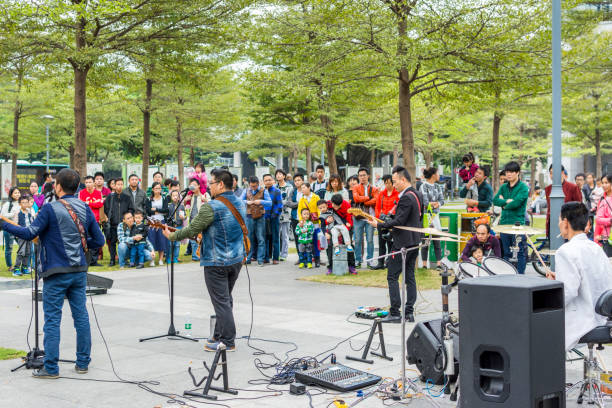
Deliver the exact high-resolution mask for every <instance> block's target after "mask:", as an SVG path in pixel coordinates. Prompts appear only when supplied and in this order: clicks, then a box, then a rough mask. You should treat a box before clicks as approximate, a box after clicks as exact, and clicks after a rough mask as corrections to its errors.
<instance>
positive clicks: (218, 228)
mask: <svg viewBox="0 0 612 408" xmlns="http://www.w3.org/2000/svg"><path fill="white" fill-rule="evenodd" d="M222 195H223V197H225V198H227V199H228V200H229V202H230V203H232V204H233V205H234V207H236V209H237V210H238V212H239V213H240V214H241V215H242V218H243V219H244V220H245V222H246V208H245V206H244V203H243V202H242V200H240V199H239V198H237V197H236V196H235V195H234V193H233V192H231V191H226V192H225V193H223V194H222ZM209 204H210V205H211V207H212V208H213V211H214V219H213V222H212V224H210V226H209V227H208V228H207V229H206V230H205V231H204V233H203V234H202V250H201V252H202V253H201V256H200V265H202V266H229V265H234V264H237V263H240V262H242V260H243V258H244V243H243V240H242V228H240V224H239V223H238V220H236V218H235V217H234V214H232V212H231V211H230V210H229V208H227V206H226V205H225V204H223V203H222V202H220V201H218V200H211V201H210V202H209Z"/></svg>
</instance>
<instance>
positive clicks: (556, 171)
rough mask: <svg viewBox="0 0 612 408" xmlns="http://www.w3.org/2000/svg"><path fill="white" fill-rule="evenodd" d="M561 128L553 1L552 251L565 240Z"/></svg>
mask: <svg viewBox="0 0 612 408" xmlns="http://www.w3.org/2000/svg"><path fill="white" fill-rule="evenodd" d="M561 126H562V125H561V0H552V166H553V167H552V173H553V184H552V190H551V192H550V249H557V248H559V247H560V246H561V245H562V244H563V238H561V237H559V225H558V223H557V220H558V219H559V215H560V214H561V205H563V199H564V194H563V187H562V185H561V153H562V152H561ZM553 261H554V258H553ZM553 266H554V264H553Z"/></svg>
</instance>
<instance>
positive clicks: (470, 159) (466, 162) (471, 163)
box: [459, 152, 479, 212]
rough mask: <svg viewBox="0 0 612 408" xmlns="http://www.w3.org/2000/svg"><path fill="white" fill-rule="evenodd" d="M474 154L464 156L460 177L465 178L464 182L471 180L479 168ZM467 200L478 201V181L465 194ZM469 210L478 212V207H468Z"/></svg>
mask: <svg viewBox="0 0 612 408" xmlns="http://www.w3.org/2000/svg"><path fill="white" fill-rule="evenodd" d="M475 160H476V159H475V158H474V154H473V153H472V152H469V153H467V154H466V155H465V156H463V159H462V161H463V167H461V168H460V169H459V177H461V180H463V182H464V183H467V182H468V181H470V180H471V179H472V178H473V177H474V174H476V170H478V165H477V164H476V163H475ZM465 198H466V200H476V201H478V183H474V184H473V185H472V186H471V187H470V189H469V190H468V192H467V195H466V196H465ZM467 211H468V212H478V211H479V210H478V207H468V209H467Z"/></svg>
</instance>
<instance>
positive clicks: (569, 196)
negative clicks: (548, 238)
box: [544, 181, 582, 235]
mask: <svg viewBox="0 0 612 408" xmlns="http://www.w3.org/2000/svg"><path fill="white" fill-rule="evenodd" d="M561 187H562V188H563V195H564V196H565V199H564V200H563V202H564V203H569V202H570V201H578V202H579V203H581V202H582V192H581V191H580V189H579V188H578V186H577V185H576V184H574V183H572V182H570V181H563V182H562V183H561ZM551 191H552V184H551V185H549V186H546V188H545V189H544V192H545V193H546V204H547V205H546V235H549V233H548V232H549V231H550V192H551Z"/></svg>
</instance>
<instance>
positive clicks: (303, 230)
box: [295, 207, 314, 269]
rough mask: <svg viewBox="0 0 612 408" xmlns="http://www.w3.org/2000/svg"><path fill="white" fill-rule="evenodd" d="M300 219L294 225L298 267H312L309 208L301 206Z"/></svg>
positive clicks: (311, 229)
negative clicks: (298, 259) (298, 258)
mask: <svg viewBox="0 0 612 408" xmlns="http://www.w3.org/2000/svg"><path fill="white" fill-rule="evenodd" d="M300 216H301V217H302V219H301V220H300V222H299V223H298V225H297V226H296V227H295V232H296V234H297V238H298V251H299V257H300V265H299V267H300V268H304V266H306V267H307V268H308V269H311V268H312V238H313V236H314V224H313V223H312V221H310V210H308V208H306V207H305V208H302V211H301V212H300Z"/></svg>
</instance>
